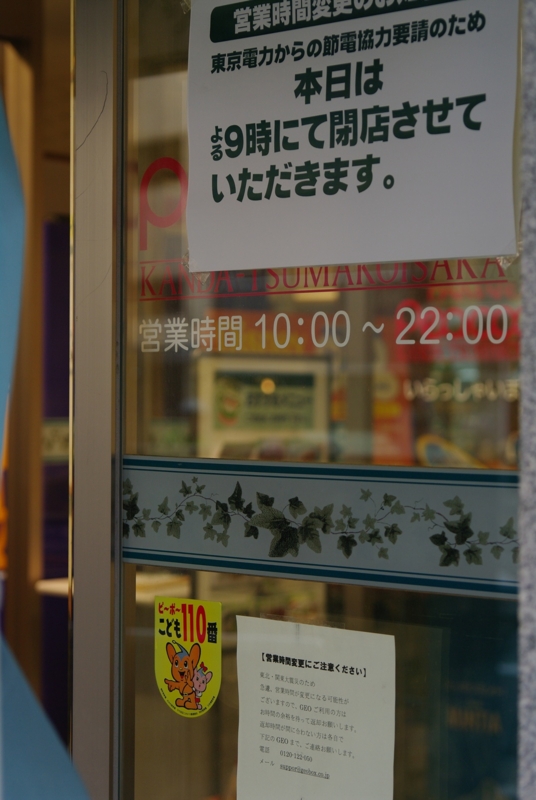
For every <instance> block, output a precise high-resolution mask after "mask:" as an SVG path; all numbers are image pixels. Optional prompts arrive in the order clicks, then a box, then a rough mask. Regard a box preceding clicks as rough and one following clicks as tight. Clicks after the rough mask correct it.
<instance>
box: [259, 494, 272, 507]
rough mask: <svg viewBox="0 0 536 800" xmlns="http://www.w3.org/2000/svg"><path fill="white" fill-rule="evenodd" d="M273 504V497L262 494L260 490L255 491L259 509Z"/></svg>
mask: <svg viewBox="0 0 536 800" xmlns="http://www.w3.org/2000/svg"><path fill="white" fill-rule="evenodd" d="M273 504H274V498H273V497H270V496H269V495H267V494H262V492H257V505H258V507H259V509H260V510H261V511H262V510H263V508H266V507H271V506H273Z"/></svg>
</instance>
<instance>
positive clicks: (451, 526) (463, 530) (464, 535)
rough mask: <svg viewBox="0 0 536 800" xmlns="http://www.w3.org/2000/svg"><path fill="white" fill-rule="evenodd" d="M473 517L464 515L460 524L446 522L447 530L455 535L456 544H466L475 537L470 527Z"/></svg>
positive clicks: (459, 521)
mask: <svg viewBox="0 0 536 800" xmlns="http://www.w3.org/2000/svg"><path fill="white" fill-rule="evenodd" d="M472 516H473V515H472V514H462V516H461V517H460V519H459V520H458V522H445V528H446V529H447V530H448V531H450V532H451V533H453V534H454V539H455V541H456V544H465V543H466V542H467V541H468V540H469V539H471V537H472V536H474V535H475V532H474V531H473V530H472V528H471V525H470V522H471V518H472Z"/></svg>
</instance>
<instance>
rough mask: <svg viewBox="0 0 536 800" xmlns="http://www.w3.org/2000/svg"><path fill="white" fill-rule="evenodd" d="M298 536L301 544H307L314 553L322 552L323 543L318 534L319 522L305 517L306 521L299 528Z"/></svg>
mask: <svg viewBox="0 0 536 800" xmlns="http://www.w3.org/2000/svg"><path fill="white" fill-rule="evenodd" d="M298 536H299V540H300V542H305V544H306V545H307V546H308V547H310V548H311V550H313V552H315V553H321V552H322V543H321V542H320V535H319V533H318V521H317V520H315V519H311V517H305V519H303V520H302V524H301V525H300V527H299V528H298Z"/></svg>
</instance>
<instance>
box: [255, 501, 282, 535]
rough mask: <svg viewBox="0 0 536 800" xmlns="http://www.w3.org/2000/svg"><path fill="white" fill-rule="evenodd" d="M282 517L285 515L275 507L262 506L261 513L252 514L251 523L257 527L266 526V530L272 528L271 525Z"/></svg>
mask: <svg viewBox="0 0 536 800" xmlns="http://www.w3.org/2000/svg"><path fill="white" fill-rule="evenodd" d="M284 519H285V515H284V514H283V513H282V512H281V511H279V510H278V509H277V508H271V506H262V511H261V513H260V514H254V515H253V517H252V518H251V523H252V525H256V526H257V527H258V528H268V530H272V527H273V525H274V523H275V522H276V521H277V520H284Z"/></svg>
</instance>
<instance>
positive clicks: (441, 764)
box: [132, 568, 517, 800]
mask: <svg viewBox="0 0 536 800" xmlns="http://www.w3.org/2000/svg"><path fill="white" fill-rule="evenodd" d="M136 585H137V591H136V597H137V604H136V623H135V627H134V629H133V631H132V633H133V635H134V646H135V652H136V658H135V665H134V666H135V676H134V682H135V697H136V711H135V719H134V723H135V731H136V733H135V746H134V754H133V756H134V757H133V763H134V765H135V766H134V769H135V786H136V791H135V797H136V798H139V799H140V800H141V798H147V797H158V798H159V800H168V798H169V800H171V799H172V798H173V800H174V799H175V798H177V797H189V798H191V800H209V799H210V800H214V799H215V798H220V800H235V798H236V793H235V778H236V759H237V730H238V686H237V676H236V615H237V614H240V615H248V616H262V617H268V618H275V619H286V620H291V621H298V622H303V623H307V624H313V625H333V626H335V627H344V628H347V629H350V630H361V631H369V632H377V633H387V634H391V635H394V636H395V641H396V673H397V686H396V697H397V701H396V702H397V707H396V739H395V742H396V744H395V798H396V800H413V799H414V798H422V800H425V799H426V800H488V798H493V800H495V799H496V798H497V799H498V798H500V799H501V800H502V799H503V798H513V797H515V780H516V777H515V775H516V765H515V761H516V692H517V681H516V635H515V614H516V607H515V604H514V603H509V602H497V601H491V600H474V599H471V600H468V599H466V598H462V597H458V598H452V597H442V596H434V595H426V594H418V593H411V592H394V591H389V592H386V591H383V590H373V589H364V588H361V587H356V586H354V587H352V586H337V585H329V584H328V585H327V584H320V583H314V582H309V581H307V582H306V581H289V580H282V579H273V578H259V577H246V576H241V575H229V574H221V573H207V572H197V573H191V572H188V573H178V572H170V571H166V570H157V569H150V568H149V569H148V568H145V569H144V568H141V569H140V568H138V572H137V580H136ZM163 594H169V595H171V596H177V597H194V598H195V597H202V598H203V599H204V600H218V601H220V602H222V603H223V629H224V636H223V673H222V674H223V679H222V687H221V691H220V695H219V698H218V700H217V701H216V705H215V707H214V708H213V709H212V710H211V712H210V713H209V714H207V715H205V716H204V717H201V718H199V719H197V720H188V719H184V718H182V717H179V716H177V715H176V714H174V713H172V712H170V710H169V709H168V708H167V706H166V704H165V703H164V702H163V701H162V698H161V697H160V695H159V692H158V688H157V684H156V680H155V677H154V669H153V658H154V655H153V652H154V644H153V620H154V606H153V601H154V597H155V596H156V595H163ZM254 733H255V735H259V747H260V746H261V740H260V734H258V732H254ZM170 764H173V765H174V767H173V769H171V768H170Z"/></svg>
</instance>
